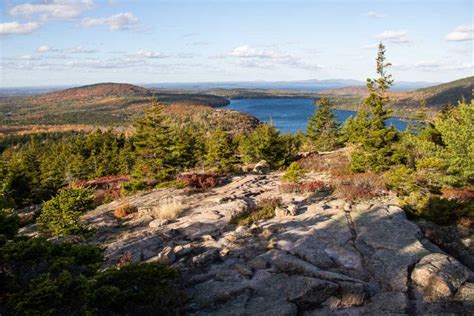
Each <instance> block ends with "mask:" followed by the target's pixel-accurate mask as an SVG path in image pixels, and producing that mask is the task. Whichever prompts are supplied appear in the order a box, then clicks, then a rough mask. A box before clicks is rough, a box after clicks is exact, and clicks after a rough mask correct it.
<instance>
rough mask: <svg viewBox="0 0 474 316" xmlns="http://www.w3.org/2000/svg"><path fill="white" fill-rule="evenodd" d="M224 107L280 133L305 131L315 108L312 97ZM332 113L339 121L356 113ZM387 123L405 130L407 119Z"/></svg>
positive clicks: (234, 102) (248, 101) (240, 102)
mask: <svg viewBox="0 0 474 316" xmlns="http://www.w3.org/2000/svg"><path fill="white" fill-rule="evenodd" d="M226 108H227V109H232V110H236V111H240V112H245V113H248V114H250V115H253V116H255V117H256V118H258V119H259V120H260V121H263V122H266V123H269V122H272V123H273V124H274V125H275V127H276V128H278V129H279V130H280V131H281V132H282V133H294V132H297V131H298V130H301V131H303V132H305V131H306V125H307V124H308V119H309V118H310V117H311V116H312V115H313V114H314V111H315V109H316V107H315V106H314V105H313V100H312V99H292V98H291V99H290V98H288V99H286V98H285V99H240V100H231V101H230V104H229V105H228V106H226ZM334 113H335V114H336V118H337V120H338V121H339V122H340V123H343V122H344V121H346V120H347V119H348V118H349V117H351V116H352V115H355V114H356V112H354V111H347V110H334ZM387 123H388V124H392V125H393V126H395V128H397V129H398V130H405V129H406V127H407V125H408V122H407V121H404V120H402V119H399V118H396V117H392V118H390V119H389V120H388V122H387Z"/></svg>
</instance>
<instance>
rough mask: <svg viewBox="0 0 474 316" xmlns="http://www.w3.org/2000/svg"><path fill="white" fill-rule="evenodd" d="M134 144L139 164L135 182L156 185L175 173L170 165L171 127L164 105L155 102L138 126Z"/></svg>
mask: <svg viewBox="0 0 474 316" xmlns="http://www.w3.org/2000/svg"><path fill="white" fill-rule="evenodd" d="M136 129H137V131H136V134H135V137H134V144H135V147H136V150H137V164H136V168H135V170H134V172H133V177H134V179H135V180H138V181H140V182H145V183H149V184H151V183H156V182H160V181H163V180H165V179H167V178H168V177H169V176H170V174H171V173H172V171H173V168H172V166H171V163H170V154H169V153H170V145H171V137H170V127H169V126H168V124H167V122H166V119H165V117H164V115H163V105H161V104H159V103H156V102H154V103H153V104H152V105H151V107H150V109H149V110H147V111H146V114H145V117H144V118H143V119H141V120H139V121H138V122H137V124H136Z"/></svg>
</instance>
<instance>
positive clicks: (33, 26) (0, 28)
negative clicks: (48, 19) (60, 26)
mask: <svg viewBox="0 0 474 316" xmlns="http://www.w3.org/2000/svg"><path fill="white" fill-rule="evenodd" d="M39 27H40V24H39V23H38V22H28V23H18V22H7V23H0V35H11V34H29V33H31V32H33V31H35V30H37V29H38V28H39Z"/></svg>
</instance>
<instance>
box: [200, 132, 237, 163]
mask: <svg viewBox="0 0 474 316" xmlns="http://www.w3.org/2000/svg"><path fill="white" fill-rule="evenodd" d="M206 147H207V154H206V161H207V163H208V164H209V165H211V166H213V167H216V168H217V169H218V170H219V171H230V170H232V168H233V165H234V163H235V160H236V157H235V145H234V143H233V141H232V138H231V137H230V135H228V134H227V133H226V132H224V131H223V130H221V129H217V130H215V131H214V132H212V134H211V136H210V137H209V140H208V142H207V146H206Z"/></svg>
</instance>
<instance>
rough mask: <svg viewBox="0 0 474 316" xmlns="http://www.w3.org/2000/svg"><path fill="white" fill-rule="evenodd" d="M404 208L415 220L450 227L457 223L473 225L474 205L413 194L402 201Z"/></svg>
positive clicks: (424, 194)
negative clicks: (428, 221)
mask: <svg viewBox="0 0 474 316" xmlns="http://www.w3.org/2000/svg"><path fill="white" fill-rule="evenodd" d="M401 201H402V205H403V208H404V209H405V210H406V211H407V212H408V214H409V215H410V216H412V217H414V218H424V219H427V220H430V221H432V222H434V223H436V224H439V225H449V224H452V223H455V222H457V221H462V222H464V223H468V224H467V225H472V220H473V219H474V203H473V202H472V201H468V202H466V201H461V200H457V199H447V198H443V197H442V196H439V195H436V194H432V193H427V192H419V191H418V192H412V193H411V194H410V195H408V196H406V197H404V198H402V199H401Z"/></svg>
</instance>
